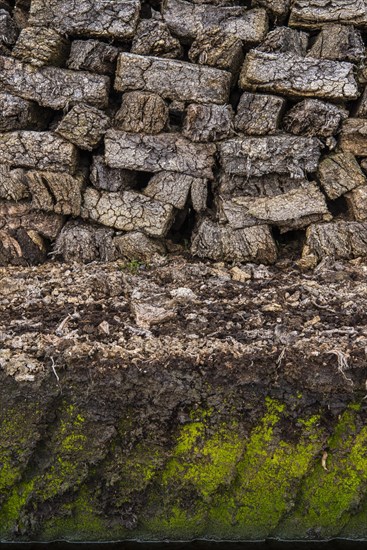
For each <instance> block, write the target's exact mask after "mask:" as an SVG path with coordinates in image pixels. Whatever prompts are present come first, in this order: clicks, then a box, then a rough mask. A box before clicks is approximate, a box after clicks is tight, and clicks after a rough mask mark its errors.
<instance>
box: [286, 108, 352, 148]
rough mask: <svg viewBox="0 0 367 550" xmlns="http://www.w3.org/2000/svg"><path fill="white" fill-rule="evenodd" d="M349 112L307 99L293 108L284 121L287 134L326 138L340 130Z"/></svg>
mask: <svg viewBox="0 0 367 550" xmlns="http://www.w3.org/2000/svg"><path fill="white" fill-rule="evenodd" d="M347 117H348V111H346V110H345V109H342V108H341V107H338V106H337V105H333V104H332V103H325V102H324V101H320V100H319V99H305V100H304V101H300V102H299V103H297V105H295V106H294V107H292V108H291V109H290V110H289V111H288V113H287V114H286V115H285V117H284V119H283V127H284V129H285V130H286V131H287V132H290V133H291V134H296V135H302V136H317V137H320V138H326V137H330V136H333V135H334V134H336V133H337V131H338V130H339V127H340V125H341V123H342V121H343V120H345V119H346V118H347Z"/></svg>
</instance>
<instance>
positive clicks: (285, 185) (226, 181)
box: [218, 170, 309, 197]
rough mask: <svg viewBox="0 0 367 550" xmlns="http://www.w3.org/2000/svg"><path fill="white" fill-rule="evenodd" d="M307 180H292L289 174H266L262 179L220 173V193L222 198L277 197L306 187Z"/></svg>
mask: <svg viewBox="0 0 367 550" xmlns="http://www.w3.org/2000/svg"><path fill="white" fill-rule="evenodd" d="M308 184H309V182H308V180H307V179H305V178H292V177H291V176H289V175H288V174H266V175H265V176H260V177H247V176H238V175H234V174H227V173H226V172H224V171H223V170H221V171H220V172H219V177H218V192H219V194H220V196H226V197H232V196H238V195H241V196H248V197H275V196H276V195H281V194H283V193H288V192H289V191H292V190H293V189H299V188H301V187H306V186H307V185H308Z"/></svg>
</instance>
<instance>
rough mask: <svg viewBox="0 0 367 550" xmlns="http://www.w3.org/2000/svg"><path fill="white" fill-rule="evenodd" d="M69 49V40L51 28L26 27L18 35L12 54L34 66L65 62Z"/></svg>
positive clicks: (57, 64) (59, 65)
mask: <svg viewBox="0 0 367 550" xmlns="http://www.w3.org/2000/svg"><path fill="white" fill-rule="evenodd" d="M69 51H70V42H69V40H67V39H66V38H65V37H64V36H62V35H61V34H59V33H58V32H56V31H55V30H53V29H47V28H44V27H26V28H25V29H23V30H22V31H21V33H20V35H19V38H18V40H17V42H16V44H15V46H14V48H13V52H12V55H13V56H14V57H16V58H17V59H20V60H21V61H23V62H24V63H30V64H31V65H34V66H35V67H43V66H44V65H55V66H57V67H61V66H63V65H64V64H65V63H66V60H67V58H68V55H69Z"/></svg>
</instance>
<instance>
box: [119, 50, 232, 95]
mask: <svg viewBox="0 0 367 550" xmlns="http://www.w3.org/2000/svg"><path fill="white" fill-rule="evenodd" d="M230 83H231V75H230V74H229V73H227V72H226V71H221V70H219V69H214V68H212V67H202V66H198V65H194V64H192V63H187V62H185V61H175V60H173V59H160V58H158V57H143V56H140V55H134V54H131V53H121V54H120V55H119V57H118V63H117V70H116V79H115V89H116V90H117V91H119V92H124V91H133V90H141V91H145V92H153V93H157V94H159V95H160V96H162V97H164V98H168V99H177V100H179V101H196V102H199V103H227V101H228V98H229V91H230Z"/></svg>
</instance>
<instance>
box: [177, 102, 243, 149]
mask: <svg viewBox="0 0 367 550" xmlns="http://www.w3.org/2000/svg"><path fill="white" fill-rule="evenodd" d="M233 120H234V112H233V109H232V107H231V106H230V105H201V104H195V103H192V104H191V105H189V106H188V107H187V110H186V116H185V120H184V124H183V128H182V134H183V135H184V136H185V137H187V138H188V139H190V140H191V141H198V142H199V141H218V140H221V139H225V138H228V137H231V136H232V135H233V133H234V126H233Z"/></svg>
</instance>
